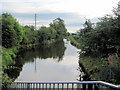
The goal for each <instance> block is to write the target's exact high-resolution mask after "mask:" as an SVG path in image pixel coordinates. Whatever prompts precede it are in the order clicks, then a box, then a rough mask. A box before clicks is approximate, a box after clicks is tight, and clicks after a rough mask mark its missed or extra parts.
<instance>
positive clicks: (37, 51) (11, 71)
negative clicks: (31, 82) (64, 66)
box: [4, 40, 66, 81]
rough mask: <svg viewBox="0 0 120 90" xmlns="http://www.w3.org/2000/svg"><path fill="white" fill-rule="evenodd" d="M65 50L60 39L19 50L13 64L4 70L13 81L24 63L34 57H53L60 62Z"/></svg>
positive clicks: (31, 60) (32, 60) (32, 59)
mask: <svg viewBox="0 0 120 90" xmlns="http://www.w3.org/2000/svg"><path fill="white" fill-rule="evenodd" d="M65 50H66V47H65V45H64V41H63V40H61V41H58V42H56V43H54V44H52V45H50V46H39V47H38V48H34V49H31V50H24V51H21V52H19V53H18V54H17V57H16V60H15V64H13V65H9V66H8V69H6V70H5V71H4V72H5V73H7V74H8V76H9V77H10V78H11V79H13V81H14V80H15V79H16V78H17V77H18V76H19V75H20V72H21V71H22V67H23V65H24V64H25V63H28V62H34V60H35V58H39V59H47V58H53V59H54V60H56V61H57V62H60V61H61V60H62V59H63V56H64V52H65Z"/></svg>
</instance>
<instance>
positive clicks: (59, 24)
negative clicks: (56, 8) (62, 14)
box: [49, 18, 67, 39]
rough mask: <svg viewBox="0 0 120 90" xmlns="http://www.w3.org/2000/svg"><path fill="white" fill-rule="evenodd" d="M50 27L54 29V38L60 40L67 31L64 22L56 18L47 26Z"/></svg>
mask: <svg viewBox="0 0 120 90" xmlns="http://www.w3.org/2000/svg"><path fill="white" fill-rule="evenodd" d="M49 25H50V27H52V28H54V29H55V30H56V32H57V35H56V38H57V39H62V38H64V36H65V35H66V33H67V29H66V27H65V24H64V21H63V20H62V19H61V18H56V19H55V20H53V23H50V24H49Z"/></svg>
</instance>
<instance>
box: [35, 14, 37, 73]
mask: <svg viewBox="0 0 120 90" xmlns="http://www.w3.org/2000/svg"><path fill="white" fill-rule="evenodd" d="M36 16H37V14H36V13H35V30H36ZM35 72H36V59H35Z"/></svg>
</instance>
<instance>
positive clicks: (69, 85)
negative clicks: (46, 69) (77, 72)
mask: <svg viewBox="0 0 120 90" xmlns="http://www.w3.org/2000/svg"><path fill="white" fill-rule="evenodd" d="M8 88H16V89H21V88H23V89H27V90H31V89H41V90H43V89H45V90H47V89H48V90H50V89H52V90H70V89H71V90H81V89H82V90H96V89H97V90H101V89H107V90H109V89H113V90H118V89H120V85H114V84H110V83H107V82H103V81H81V82H14V83H12V84H8Z"/></svg>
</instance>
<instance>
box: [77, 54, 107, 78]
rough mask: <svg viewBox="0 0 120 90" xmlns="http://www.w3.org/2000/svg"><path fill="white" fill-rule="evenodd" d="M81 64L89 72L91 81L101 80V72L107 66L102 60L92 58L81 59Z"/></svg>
mask: <svg viewBox="0 0 120 90" xmlns="http://www.w3.org/2000/svg"><path fill="white" fill-rule="evenodd" d="M79 60H80V63H82V65H83V66H84V68H85V70H86V71H87V72H88V74H89V76H90V78H91V80H101V79H100V70H101V69H102V68H103V67H105V66H106V64H105V62H104V61H103V60H101V59H100V58H92V57H90V56H89V57H88V56H85V57H82V56H80V57H79Z"/></svg>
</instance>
